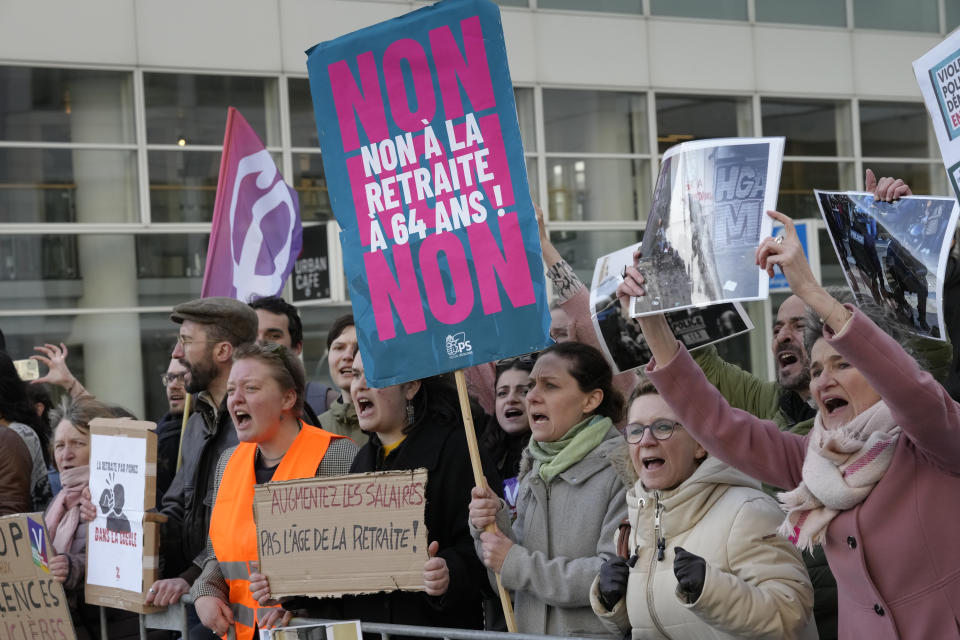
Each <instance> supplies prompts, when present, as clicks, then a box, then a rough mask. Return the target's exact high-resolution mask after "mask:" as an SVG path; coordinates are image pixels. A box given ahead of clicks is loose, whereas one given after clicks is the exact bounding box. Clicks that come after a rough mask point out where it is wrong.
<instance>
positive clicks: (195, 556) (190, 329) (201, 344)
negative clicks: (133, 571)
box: [147, 297, 257, 606]
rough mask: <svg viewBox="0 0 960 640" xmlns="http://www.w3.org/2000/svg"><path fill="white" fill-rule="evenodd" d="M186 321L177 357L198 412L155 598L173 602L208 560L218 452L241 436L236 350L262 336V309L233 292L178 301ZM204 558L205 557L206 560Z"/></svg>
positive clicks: (175, 492) (171, 500)
mask: <svg viewBox="0 0 960 640" xmlns="http://www.w3.org/2000/svg"><path fill="white" fill-rule="evenodd" d="M170 319H171V320H173V321H174V322H176V323H177V324H179V325H180V332H179V335H178V336H177V346H176V347H175V348H174V350H173V357H174V358H176V359H177V360H179V361H180V363H181V364H182V365H183V366H184V367H186V368H187V375H186V380H185V383H186V388H187V392H188V393H191V394H194V395H193V398H192V401H191V405H192V406H193V413H192V414H191V415H190V418H189V419H188V421H187V426H186V430H185V431H184V434H183V440H182V442H181V453H182V456H183V464H182V466H181V467H180V470H179V471H177V475H176V476H175V477H174V479H173V484H171V485H170V488H169V489H168V490H167V493H166V494H165V495H164V497H163V503H162V505H163V506H162V508H161V512H162V513H163V514H165V515H166V516H167V517H168V518H169V520H168V521H167V523H166V524H164V525H163V535H162V536H161V552H160V555H161V558H162V560H163V562H164V569H163V575H164V577H165V579H164V580H158V581H157V582H156V583H154V584H153V586H152V587H151V588H150V594H149V595H148V597H147V602H148V603H150V602H152V603H153V604H156V605H158V606H166V605H168V604H171V603H173V602H177V601H178V600H179V599H180V596H181V595H183V594H184V593H186V592H187V591H189V590H190V585H192V584H193V582H194V580H196V579H197V576H199V575H200V567H201V566H202V564H203V562H202V560H203V558H202V556H203V554H204V549H205V546H206V542H207V530H208V529H209V526H210V513H211V510H212V509H213V498H214V496H213V495H211V494H212V492H213V485H214V480H215V478H214V474H215V472H216V467H217V460H218V459H219V458H220V454H221V453H223V452H224V451H225V450H226V449H228V448H230V447H232V446H234V445H236V444H237V432H236V429H235V428H234V426H233V421H232V420H231V419H230V414H229V413H228V412H227V378H229V377H230V367H231V366H232V364H233V352H234V350H235V349H236V348H237V347H239V346H241V345H244V344H249V343H251V342H254V341H255V340H256V339H257V314H256V312H255V311H254V310H253V309H251V308H250V307H249V306H247V305H246V304H244V303H242V302H240V301H239V300H234V299H233V298H219V297H213V298H200V299H197V300H191V301H190V302H184V303H183V304H179V305H177V306H176V307H174V308H173V313H172V314H170ZM198 563H199V564H198Z"/></svg>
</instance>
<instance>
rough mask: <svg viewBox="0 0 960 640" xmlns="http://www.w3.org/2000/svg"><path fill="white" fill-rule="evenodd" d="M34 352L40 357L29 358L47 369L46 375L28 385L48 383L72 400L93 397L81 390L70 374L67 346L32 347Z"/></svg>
mask: <svg viewBox="0 0 960 640" xmlns="http://www.w3.org/2000/svg"><path fill="white" fill-rule="evenodd" d="M33 350H34V351H39V352H40V354H41V355H32V356H30V358H32V359H33V360H36V361H37V362H41V363H43V364H44V365H45V366H46V367H47V373H46V375H44V376H41V377H39V378H37V379H36V380H33V381H32V382H31V383H30V384H43V383H45V382H46V383H49V384H54V385H57V386H58V387H62V388H63V389H64V390H66V392H67V393H69V394H70V396H71V397H73V398H81V397H83V396H90V397H93V394H92V393H90V392H89V391H87V390H86V389H84V388H83V385H82V384H81V383H80V381H79V380H77V378H76V376H74V375H73V373H71V371H70V368H69V367H68V366H67V353H68V350H67V345H65V344H63V343H62V342H61V343H60V344H59V346H58V345H55V344H44V345H43V346H39V347H34V348H33Z"/></svg>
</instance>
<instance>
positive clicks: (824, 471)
mask: <svg viewBox="0 0 960 640" xmlns="http://www.w3.org/2000/svg"><path fill="white" fill-rule="evenodd" d="M899 436H900V427H898V426H897V425H895V424H894V422H893V416H892V415H891V414H890V409H889V408H887V405H886V404H884V402H883V401H882V400H881V401H879V402H877V403H876V404H874V405H873V406H872V407H870V408H869V409H867V410H866V411H864V412H863V413H861V414H860V415H858V416H856V417H854V418H853V420H851V421H850V422H848V423H847V424H845V425H843V426H842V427H840V428H838V429H832V430H829V431H828V430H827V429H824V427H823V421H822V420H821V417H820V414H819V413H818V414H817V417H816V418H815V419H814V423H813V429H811V431H810V438H809V441H808V443H807V455H806V456H805V457H804V459H803V471H802V477H803V479H802V481H801V482H800V484H799V485H798V486H797V488H796V489H794V490H793V491H787V492H785V493H780V494H777V498H778V499H779V500H780V506H781V508H782V509H783V510H784V511H785V512H786V513H787V517H786V519H785V520H784V521H783V524H782V525H780V529H779V533H780V534H781V535H783V536H785V537H786V538H787V539H788V540H790V542H792V543H793V544H795V545H796V546H797V547H799V548H800V549H801V550H805V549H810V548H811V547H813V546H814V545H818V544H823V541H824V539H825V537H826V531H827V527H828V526H829V525H830V522H831V521H832V520H833V519H834V518H835V517H836V516H837V514H838V513H840V512H841V511H844V510H846V509H851V508H853V507H855V506H856V505H858V504H860V503H861V502H863V501H864V500H865V499H866V498H867V496H868V495H870V491H871V490H872V489H873V487H874V486H875V485H876V484H877V483H878V482H879V481H880V479H881V478H882V477H883V474H884V473H886V471H887V468H888V467H889V466H890V462H891V461H892V460H893V452H894V449H895V448H896V446H895V445H896V443H897V438H898V437H899Z"/></svg>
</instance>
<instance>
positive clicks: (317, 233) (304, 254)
mask: <svg viewBox="0 0 960 640" xmlns="http://www.w3.org/2000/svg"><path fill="white" fill-rule="evenodd" d="M329 297H330V260H329V255H328V251H327V227H326V225H319V226H316V227H306V228H304V230H303V250H302V251H301V252H300V257H299V258H297V261H296V262H295V263H294V264H293V301H294V302H302V301H304V300H326V299H328V298H329Z"/></svg>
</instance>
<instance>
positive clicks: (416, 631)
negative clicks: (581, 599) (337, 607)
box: [290, 618, 588, 640]
mask: <svg viewBox="0 0 960 640" xmlns="http://www.w3.org/2000/svg"><path fill="white" fill-rule="evenodd" d="M323 622H338V621H336V620H327V619H320V618H294V619H293V620H291V621H290V625H291V626H293V625H298V624H318V623H323ZM360 629H361V630H362V631H363V632H364V633H379V634H380V638H381V640H390V638H391V636H420V637H422V638H444V639H446V640H588V639H587V638H579V637H576V636H548V635H540V634H538V633H507V632H505V631H486V630H484V629H449V628H447V627H421V626H416V625H411V624H387V623H385V622H361V623H360Z"/></svg>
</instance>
